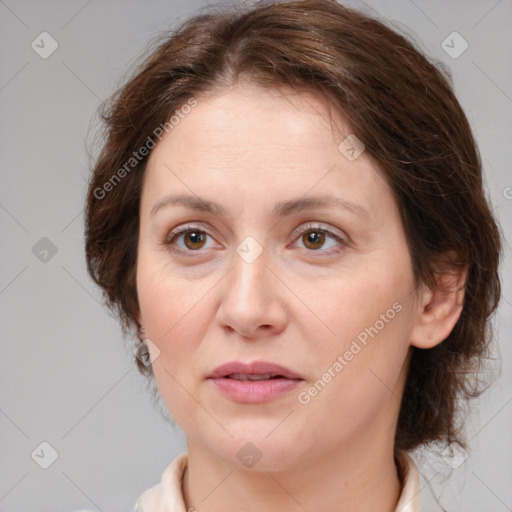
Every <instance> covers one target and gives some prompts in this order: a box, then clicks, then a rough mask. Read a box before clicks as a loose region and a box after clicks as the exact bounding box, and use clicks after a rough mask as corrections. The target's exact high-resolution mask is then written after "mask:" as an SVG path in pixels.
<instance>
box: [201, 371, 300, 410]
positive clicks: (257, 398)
mask: <svg viewBox="0 0 512 512" xmlns="http://www.w3.org/2000/svg"><path fill="white" fill-rule="evenodd" d="M207 380H208V381H209V382H211V383H212V384H213V385H214V386H215V388H216V389H217V390H218V391H220V392H221V393H222V394H223V395H224V396H225V397H227V398H228V399H229V400H232V401H234V402H239V403H242V404H261V403H263V402H269V401H271V400H275V399H278V398H280V397H283V398H284V397H285V396H286V395H288V396H290V393H291V392H292V391H293V390H296V389H297V388H298V387H300V386H302V385H303V384H304V382H305V380H304V379H303V378H302V377H301V376H300V375H298V374H297V373H295V372H293V371H292V370H290V369H289V368H286V367H285V366H281V365H280V364H276V363H269V362H267V361H254V362H252V363H249V364H246V363H241V362H238V361H232V362H229V363H226V364H223V365H221V366H219V367H217V368H215V370H213V372H212V373H211V374H210V375H209V376H208V379H207Z"/></svg>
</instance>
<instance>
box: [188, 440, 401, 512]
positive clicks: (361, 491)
mask: <svg viewBox="0 0 512 512" xmlns="http://www.w3.org/2000/svg"><path fill="white" fill-rule="evenodd" d="M381 441H382V440H381V439H379V443H369V444H368V443H366V444H364V443H354V444H352V445H351V446H345V447H339V448H338V449H337V450H330V451H329V453H325V454H320V456H319V455H318V454H317V455H316V458H315V459H308V460H307V461H306V460H305V461H304V463H303V464H302V465H301V466H300V467H293V468H291V467H290V468H286V469H281V470H278V471H271V472H269V471H257V470H256V467H257V466H255V467H254V468H252V469H245V468H244V469H240V468H239V467H237V466H234V465H233V464H230V463H229V462H226V461H224V460H223V459H219V458H218V457H217V456H216V455H214V454H212V453H211V452H209V451H206V450H204V449H203V448H202V447H199V446H197V445H195V444H194V443H192V442H187V446H188V457H189V464H188V467H187V470H186V472H185V474H184V478H183V495H184V500H185V503H186V510H187V511H189V510H197V511H198V512H221V511H225V510H229V509H232V508H233V504H236V508H237V509H239V510H243V511H244V512H261V511H265V512H271V511H279V512H304V510H307V511H308V512H320V511H325V510H329V511H332V512H345V511H347V512H348V511H350V512H363V511H365V512H366V511H368V510H372V511H375V512H394V510H395V507H396V504H397V502H398V499H399V496H400V489H401V482H400V480H399V477H398V473H397V467H396V465H395V461H394V456H393V444H392V443H382V442H381ZM356 444H357V446H355V445H356ZM383 447H385V448H383Z"/></svg>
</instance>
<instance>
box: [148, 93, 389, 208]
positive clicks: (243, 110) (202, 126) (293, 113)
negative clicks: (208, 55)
mask: <svg viewBox="0 0 512 512" xmlns="http://www.w3.org/2000/svg"><path fill="white" fill-rule="evenodd" d="M196 101H197V105H196V106H195V107H194V108H192V109H190V111H189V113H188V114H186V115H182V116H180V117H181V118H180V121H179V122H178V123H177V124H176V125H175V126H174V128H173V129H172V130H170V131H169V133H168V134H166V135H165V136H164V137H163V138H162V140H161V142H160V143H159V144H158V145H157V147H156V148H155V149H154V150H153V152H152V153H151V156H150V159H149V162H148V167H147V170H146V175H145V178H144V179H145V186H144V188H145V189H148V188H149V189H150V190H149V191H148V192H147V193H148V194H149V195H150V196H151V197H152V199H153V200H156V199H157V198H158V197H159V196H161V195H162V192H167V193H169V192H175V191H178V192H179V193H182V192H187V193H188V194H190V193H192V194H199V193H200V195H201V197H203V198H208V199H212V200H215V199H216V197H215V196H219V197H217V199H219V200H220V201H222V199H224V200H229V198H228V197H227V196H226V197H224V195H223V194H224V192H227V193H229V191H230V190H231V191H238V192H239V191H241V190H243V191H244V196H243V197H241V198H239V199H240V201H249V200H251V197H252V196H259V197H260V198H261V199H265V198H266V197H267V198H269V199H272V202H273V203H276V202H278V199H281V200H283V199H287V198H288V197H297V196H298V195H304V194H307V193H308V191H312V192H314V193H315V195H316V194H322V193H323V194H325V193H336V191H339V192H343V193H344V195H348V196H351V197H352V198H354V199H357V200H359V202H361V201H362V202H363V204H362V205H361V206H363V207H364V203H366V204H368V203H371V202H372V201H375V200H376V198H377V196H378V195H379V194H380V196H381V201H380V202H381V203H382V199H383V198H382V188H386V187H387V183H385V181H384V179H383V178H382V176H381V175H380V174H379V172H378V170H377V169H376V166H375V163H374V162H372V161H371V160H370V159H369V158H368V157H367V156H366V155H365V153H364V152H363V154H362V155H361V156H359V157H358V158H357V159H356V160H354V161H350V160H349V159H347V158H346V157H345V156H344V155H343V154H342V153H341V152H340V149H339V144H340V142H341V141H342V140H343V139H344V138H345V137H347V136H348V135H350V133H351V131H350V126H349V124H348V123H347V122H346V121H345V119H344V118H343V116H342V115H341V114H338V113H334V112H333V111H332V110H331V109H330V107H329V105H328V103H327V101H326V100H325V99H324V98H322V97H321V96H319V95H317V94H315V93H311V92H307V91H302V92H298V91H294V90H291V89H279V90H275V89H264V88H261V87H257V86H250V85H249V86H247V85H246V86H244V87H239V88H237V89H232V90H227V91H224V92H220V93H217V94H215V95H214V96H202V97H198V98H196ZM333 123H334V124H333ZM333 128H334V129H333ZM313 189H314V190H313ZM372 189H373V192H372ZM358 191H359V192H358ZM387 193H389V190H387ZM283 194H286V196H285V197H283ZM205 196H206V197H205ZM220 196H222V197H220ZM362 196H366V197H362ZM347 200H350V198H347ZM354 202H355V201H354ZM152 206H153V204H152V205H151V207H152ZM374 206H375V207H374V208H373V210H374V211H375V210H376V206H377V205H374ZM377 209H378V208H377Z"/></svg>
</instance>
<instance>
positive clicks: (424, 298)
mask: <svg viewBox="0 0 512 512" xmlns="http://www.w3.org/2000/svg"><path fill="white" fill-rule="evenodd" d="M456 261H457V255H456V253H454V252H453V251H449V252H446V253H443V254H442V255H441V256H440V257H439V259H438V260H437V261H436V263H435V264H434V276H435V280H436V285H435V286H433V287H432V288H429V287H427V286H425V285H423V286H422V287H421V290H420V291H419V294H418V310H417V318H416V322H415V325H414V328H413V330H412V333H411V345H412V346H414V347H418V348H423V349H425V348H432V347H435V346H436V345H438V344H439V343H441V342H442V341H444V340H445V339H446V338H447V337H448V336H449V334H450V333H451V332H452V330H453V328H454V327H455V324H456V323H457V321H458V319H459V317H460V314H461V312H462V307H463V302H464V292H465V287H466V278H467V271H468V268H467V265H462V264H460V263H455V262H456Z"/></svg>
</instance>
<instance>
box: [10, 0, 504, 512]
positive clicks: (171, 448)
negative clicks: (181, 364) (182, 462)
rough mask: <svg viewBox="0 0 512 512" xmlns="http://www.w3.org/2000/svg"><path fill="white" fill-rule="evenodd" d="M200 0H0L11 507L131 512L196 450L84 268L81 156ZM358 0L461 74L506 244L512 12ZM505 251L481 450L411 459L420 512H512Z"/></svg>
mask: <svg viewBox="0 0 512 512" xmlns="http://www.w3.org/2000/svg"><path fill="white" fill-rule="evenodd" d="M206 5H207V2H205V1H187V2H178V1H175V0H174V1H172V0H167V1H156V0H152V1H148V2H136V1H134V0H130V1H125V2H121V1H119V0H103V1H101V2H100V1H99V0H92V1H86V0H76V1H74V0H73V1H35V0H33V1H28V0H5V1H0V41H1V45H0V59H1V75H0V109H1V110H0V111H1V117H0V141H1V147H2V150H1V152H0V167H1V172H2V187H1V192H0V220H1V226H2V236H1V244H2V260H1V261H2V265H1V267H0V303H1V312H2V313H1V314H2V317H1V322H0V325H1V330H2V353H1V357H0V432H1V440H0V510H1V511H14V512H17V511H43V510H52V511H71V510H77V509H81V508H83V509H90V510H101V511H105V512H106V511H115V510H117V511H121V510H125V511H128V510H132V508H133V506H134V503H135V500H136V498H137V497H138V496H139V495H140V493H141V492H142V491H143V490H145V489H147V488H149V487H151V486H152V485H154V484H156V483H157V482H158V481H159V479H160V476H161V473H162V471H163V470H164V469H165V467H166V466H167V465H168V464H169V462H170V461H171V460H172V458H173V457H174V456H175V455H177V454H178V453H180V452H182V451H184V450H185V437H184V434H183V433H182V432H181V430H180V429H179V428H178V427H175V428H172V427H171V426H170V425H169V424H167V423H166V421H165V420H164V417H163V415H162V414H161V413H160V412H159V407H158V406H159V404H157V406H156V407H153V406H152V405H151V402H150V400H149V397H150V395H149V392H148V390H147V389H146V388H145V385H144V380H143V378H142V377H140V376H139V375H138V374H137V372H136V370H135V366H134V364H133V363H132V360H131V352H130V347H131V345H130V344H129V343H125V342H124V341H123V338H122V336H121V333H120V329H119V327H118V325H117V324H116V323H115V321H114V319H113V318H112V317H111V316H110V315H109V313H108V312H107V311H106V310H105V309H104V308H103V307H102V305H101V299H100V294H99V291H98V290H97V289H96V288H95V286H94V285H93V283H92V282H91V281H90V279H89V278H88V275H87V273H86V269H85V260H84V250H83V202H84V195H85V190H86V183H87V177H88V165H89V160H88V156H87V152H86V149H85V148H86V136H88V137H89V138H90V136H91V134H92V135H94V133H95V131H94V130H95V129H96V127H97V124H96V122H95V121H94V113H95V111H96V109H97V107H98V105H99V103H100V100H103V99H105V98H106V97H107V96H108V95H109V94H110V93H111V92H113V90H114V88H115V87H116V86H117V85H118V84H119V83H120V80H121V79H122V77H123V75H124V73H126V72H127V71H128V70H129V67H130V63H132V62H133V60H134V59H135V58H136V57H137V56H139V55H140V53H141V51H143V50H144V48H145V47H146V45H147V44H148V42H149V41H150V40H151V39H152V38H153V37H155V36H157V35H159V34H160V33H161V32H162V31H164V30H166V29H168V28H169V27H173V26H175V25H176V24H177V23H179V22H181V21H183V20H184V19H185V17H186V16H187V15H188V14H189V13H193V12H197V10H198V9H199V8H201V7H204V6H206ZM347 5H352V6H356V7H359V8H361V9H362V10H364V11H367V12H369V13H370V14H374V15H378V16H379V17H382V18H383V19H384V20H394V26H395V27H397V28H399V29H401V30H403V31H405V32H406V33H408V34H410V35H413V36H414V37H415V38H416V39H417V40H419V41H420V44H421V47H422V48H423V49H424V51H426V52H427V53H428V54H429V55H431V56H432V57H434V58H437V59H440V60H441V61H443V62H444V63H446V64H447V65H448V66H449V67H450V69H451V71H452V73H453V79H454V84H455V90H456V93H457V94H458V97H459V99H460V101H461V104H462V105H463V107H464V109H465V111H466V112H467V115H468V117H469V119H470V122H471V123H472V126H473V128H474V130H475V134H476V136H477V138H478V141H479V145H480V149H481V153H482V157H483V163H484V166H485V171H486V179H487V188H488V192H489V196H490V200H491V202H492V205H493V207H494V208H495V211H496V213H497V215H498V216H499V218H500V219H501V223H502V227H503V232H504V234H505V236H506V237H507V238H510V234H511V229H512V225H511V218H512V215H511V213H512V188H509V187H512V173H511V172H510V162H511V161H512V151H511V147H512V143H511V140H512V130H511V122H510V119H511V117H510V116H511V112H512V87H511V84H512V69H511V67H512V64H511V63H512V59H511V54H512V31H511V30H510V20H512V1H511V0H501V1H496V0H489V1H487V0H480V1H462V0H459V1H452V2H446V1H429V2H426V1H420V0H415V1H412V0H393V1H389V0H388V1H387V2H386V1H384V0H382V1H378V0H371V1H368V2H366V3H362V2H357V3H355V2H347ZM43 31H47V32H49V33H50V34H51V36H52V37H53V38H54V39H55V40H56V41H57V42H58V45H59V46H58V49H57V50H56V51H55V52H54V53H53V54H52V55H51V56H50V57H48V58H47V59H43V58H41V57H40V56H39V54H38V53H36V51H34V50H33V49H32V47H31V43H32V41H34V40H36V42H37V40H38V39H37V37H38V36H39V34H40V33H41V32H43ZM453 31H457V32H459V33H460V34H461V35H462V37H463V38H464V39H465V40H466V41H467V42H468V44H469V47H468V49H467V50H466V51H465V52H464V53H463V54H462V55H460V56H459V57H458V58H456V59H454V58H452V57H451V56H449V55H448V54H447V53H446V52H445V51H444V50H443V48H442V46H441V43H442V41H443V40H445V38H446V37H447V36H448V35H449V34H451V33H452V32H453ZM414 34H416V35H414ZM457 44H459V43H457ZM46 48H48V45H46ZM91 120H92V121H91ZM43 237H47V238H48V239H49V240H51V242H52V244H54V246H55V247H56V249H57V252H56V253H55V254H54V255H52V253H51V252H49V253H48V255H47V257H46V258H47V261H46V262H44V261H41V260H40V258H41V257H43V256H42V253H39V258H38V257H36V254H34V252H33V247H34V246H36V249H37V248H39V250H40V246H39V245H36V244H38V243H39V244H43V245H42V246H43V248H44V246H45V244H46V245H48V241H43V242H40V239H41V238H43ZM505 250H506V259H505V262H504V265H503V267H502V276H503V284H504V289H503V294H504V298H503V300H502V303H501V306H500V309H499V311H498V315H497V318H496V323H495V325H496V335H497V340H498V345H497V349H496V350H497V354H498V356H499V357H501V358H502V360H503V363H502V369H501V375H500V377H499V378H498V379H497V380H496V382H495V383H494V385H493V386H492V388H491V389H490V390H489V392H487V393H486V394H485V395H484V396H483V397H482V398H481V399H480V400H479V401H478V402H477V403H476V404H475V412H474V413H473V414H472V415H471V416H470V417H469V418H468V422H467V428H468V432H469V435H468V437H469V438H470V439H471V441H470V448H471V452H470V456H469V458H468V459H467V460H466V461H465V462H464V464H462V465H461V466H460V467H458V468H457V469H454V470H453V471H450V467H449V466H448V465H447V464H446V463H445V462H444V461H443V460H442V459H441V458H439V457H434V456H429V455H425V454H422V453H418V454H415V458H416V460H417V461H418V464H420V470H421V474H422V477H421V485H422V491H421V496H422V504H423V512H428V511H431V510H432V511H433V510H441V509H440V508H439V507H438V505H436V504H435V501H434V499H433V494H435V495H437V496H438V498H439V500H440V502H441V503H442V505H443V506H444V508H445V509H446V510H449V511H464V512H472V511H475V512H476V511H479V512H483V511H485V512H501V511H505V510H512V487H511V485H510V477H511V475H512V467H511V466H512V457H511V454H512V441H511V436H510V430H511V429H510V426H511V425H512V421H511V420H512V403H511V401H512V385H511V380H512V372H511V361H512V358H511V351H512V349H511V344H510V332H512V289H511V284H512V279H511V255H510V249H509V247H506V248H505ZM34 251H35V252H36V253H37V252H38V251H37V250H34ZM43 441H46V442H48V443H50V445H51V446H52V447H53V448H54V449H55V450H56V451H57V452H58V458H57V460H56V461H55V462H54V463H53V464H52V465H51V466H50V467H49V468H48V469H42V468H41V467H40V466H39V465H38V464H36V462H35V461H34V460H33V459H32V457H31V454H32V452H33V451H34V450H35V449H36V448H37V447H38V446H39V445H40V443H41V442H43ZM48 454H49V451H48V450H47V451H46V452H45V456H48ZM40 459H41V458H40Z"/></svg>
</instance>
